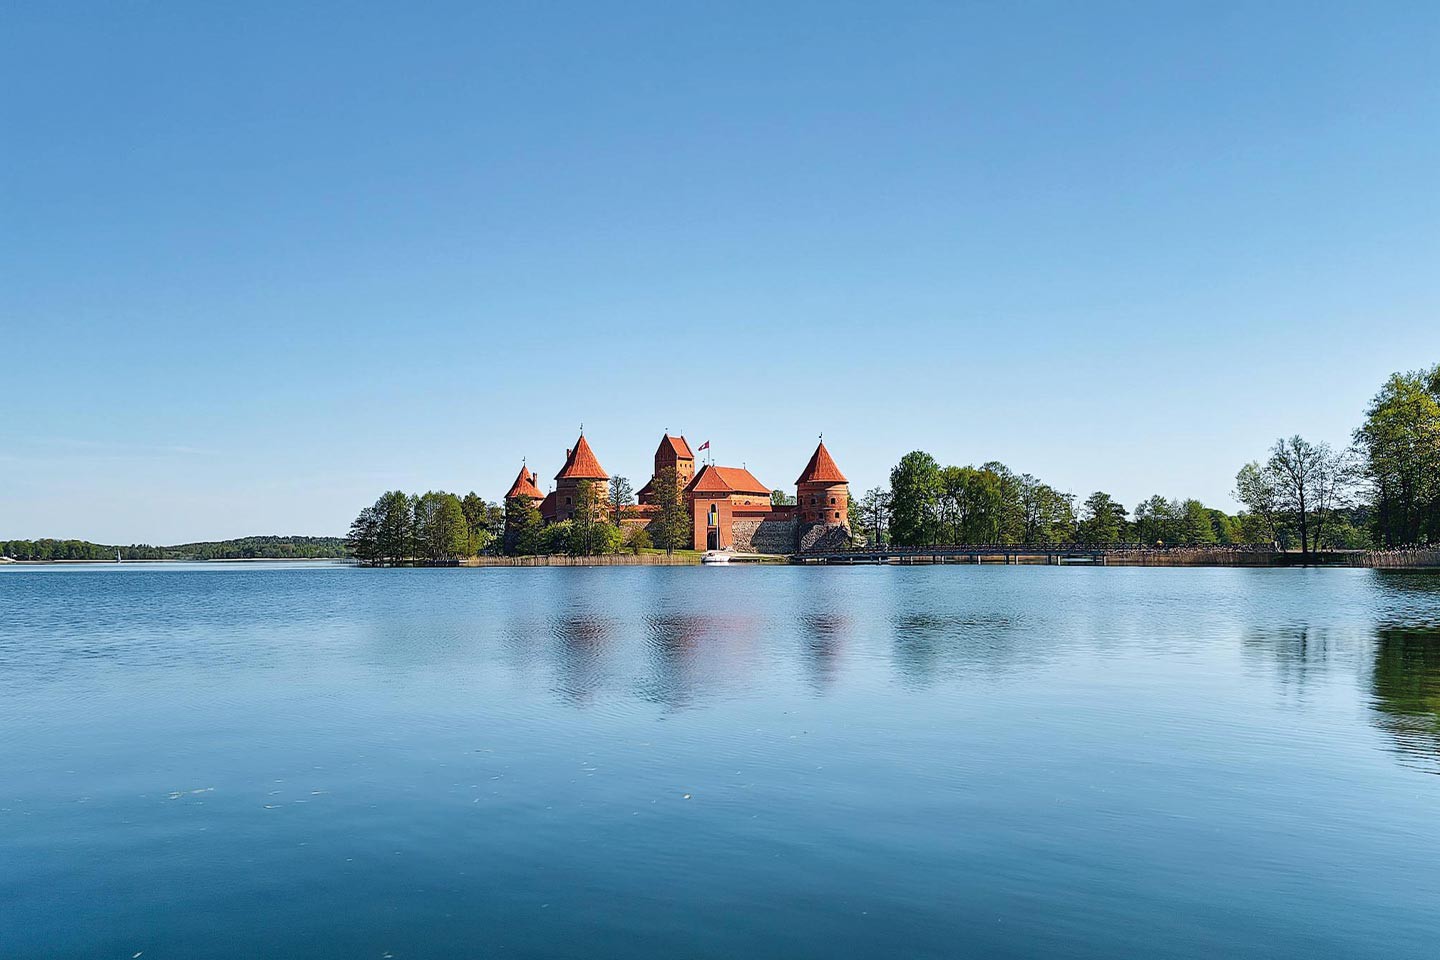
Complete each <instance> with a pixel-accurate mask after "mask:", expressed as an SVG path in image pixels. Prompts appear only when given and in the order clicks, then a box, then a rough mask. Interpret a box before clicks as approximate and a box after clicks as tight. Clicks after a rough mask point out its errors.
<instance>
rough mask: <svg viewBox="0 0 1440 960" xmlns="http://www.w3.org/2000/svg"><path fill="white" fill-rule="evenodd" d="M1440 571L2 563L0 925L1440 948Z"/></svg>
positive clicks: (229, 952) (260, 932) (169, 938)
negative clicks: (425, 567)
mask: <svg viewBox="0 0 1440 960" xmlns="http://www.w3.org/2000/svg"><path fill="white" fill-rule="evenodd" d="M1437 711H1440V575H1427V574H1419V573H1395V572H1383V571H1372V570H1304V569H1274V570H1270V569H1259V570H1245V569H1116V568H1110V569H1081V568H1067V567H1001V566H994V567H974V566H958V567H904V568H892V567H857V568H843V567H822V568H808V567H807V568H800V567H731V568H715V567H710V568H702V567H611V568H551V569H546V568H536V569H511V568H499V569H494V568H492V569H436V570H404V569H402V570H365V569H356V568H350V567H340V566H328V565H324V564H316V565H299V566H292V565H285V566H280V565H263V564H262V565H253V564H252V565H226V564H206V565H192V566H183V565H171V566H159V565H156V566H150V565H142V564H122V565H118V566H101V567H59V566H57V567H46V568H36V567H27V568H23V569H17V568H14V567H11V568H6V569H0V776H3V779H0V956H4V957H7V958H10V957H62V958H68V957H76V958H79V957H84V958H94V957H117V958H120V957H123V958H130V957H132V956H140V957H143V958H144V960H159V958H169V957H176V958H179V957H183V958H191V960H193V958H205V957H217V958H218V957H237V956H269V957H286V958H331V957H337V958H338V957H346V958H355V957H359V958H376V960H383V958H396V960H403V958H416V957H521V958H525V957H566V958H568V957H575V958H579V957H585V958H593V957H621V956H625V957H664V958H695V957H747V958H768V957H777V958H780V957H784V958H798V957H816V958H827V960H833V958H849V957H962V956H974V957H1096V958H1099V957H1146V958H1159V957H1166V958H1182V957H1183V958H1213V957H1218V956H1225V957H1273V958H1312V957H1317V956H1326V957H1385V958H1409V957H1415V958H1420V957H1426V958H1430V957H1434V956H1435V955H1436V952H1437V950H1440V913H1437V909H1436V907H1437V904H1440V776H1436V774H1437V772H1440V720H1437Z"/></svg>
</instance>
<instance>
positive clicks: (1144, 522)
mask: <svg viewBox="0 0 1440 960" xmlns="http://www.w3.org/2000/svg"><path fill="white" fill-rule="evenodd" d="M1182 516H1183V514H1182V510H1181V507H1180V504H1179V503H1177V502H1176V501H1174V500H1166V499H1165V498H1164V497H1162V496H1160V495H1159V494H1158V493H1157V494H1155V496H1153V497H1151V498H1150V499H1149V500H1144V501H1142V502H1141V503H1140V504H1138V505H1137V506H1136V507H1135V539H1137V540H1138V541H1140V542H1141V543H1143V544H1145V545H1147V546H1173V545H1175V544H1177V543H1181V542H1183V540H1184V536H1183V533H1182Z"/></svg>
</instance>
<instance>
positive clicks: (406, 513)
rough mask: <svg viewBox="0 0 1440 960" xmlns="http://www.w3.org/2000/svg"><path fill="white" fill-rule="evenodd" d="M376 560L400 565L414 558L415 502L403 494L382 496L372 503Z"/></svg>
mask: <svg viewBox="0 0 1440 960" xmlns="http://www.w3.org/2000/svg"><path fill="white" fill-rule="evenodd" d="M373 509H374V511H375V517H374V522H375V558H376V561H377V562H380V563H400V562H402V561H404V560H406V559H408V558H409V557H411V556H412V555H413V554H414V550H415V514H414V502H413V500H412V498H411V497H409V496H407V495H406V494H405V492H404V491H403V490H391V491H390V492H388V493H382V494H381V495H380V499H378V500H376V501H375V506H374V508H373Z"/></svg>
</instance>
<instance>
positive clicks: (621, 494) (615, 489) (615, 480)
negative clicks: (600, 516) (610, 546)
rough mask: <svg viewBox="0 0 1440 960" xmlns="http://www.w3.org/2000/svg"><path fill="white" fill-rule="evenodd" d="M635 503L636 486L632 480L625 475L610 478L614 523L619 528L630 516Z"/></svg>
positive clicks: (611, 507)
mask: <svg viewBox="0 0 1440 960" xmlns="http://www.w3.org/2000/svg"><path fill="white" fill-rule="evenodd" d="M634 505H635V488H634V487H632V486H631V485H630V481H629V480H627V479H625V478H624V477H620V476H615V477H611V478H610V509H611V510H612V511H614V514H613V521H612V522H613V523H614V524H615V526H616V527H617V528H618V527H619V526H620V525H621V521H623V520H624V519H625V518H626V517H628V516H630V514H631V513H633V512H634V511H632V510H631V509H630V508H631V507H633V506H634Z"/></svg>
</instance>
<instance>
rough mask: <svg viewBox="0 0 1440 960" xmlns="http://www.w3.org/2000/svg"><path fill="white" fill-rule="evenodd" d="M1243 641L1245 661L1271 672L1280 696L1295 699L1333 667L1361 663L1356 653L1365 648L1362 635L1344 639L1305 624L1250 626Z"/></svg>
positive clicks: (1333, 632) (1320, 628) (1340, 635)
mask: <svg viewBox="0 0 1440 960" xmlns="http://www.w3.org/2000/svg"><path fill="white" fill-rule="evenodd" d="M1242 642H1243V644H1244V648H1243V649H1244V651H1245V654H1246V656H1247V657H1248V658H1252V659H1254V660H1256V661H1258V662H1260V663H1262V664H1263V665H1264V666H1265V667H1267V668H1269V669H1270V670H1271V671H1273V673H1274V675H1275V677H1276V679H1277V680H1278V681H1279V684H1280V691H1281V694H1282V695H1283V696H1287V697H1288V696H1295V697H1297V698H1303V697H1304V696H1305V693H1306V691H1307V689H1308V687H1309V686H1310V685H1311V683H1312V682H1316V681H1319V680H1320V679H1321V678H1322V677H1323V676H1324V675H1325V674H1326V673H1328V672H1329V671H1330V670H1331V669H1332V667H1333V666H1334V665H1335V664H1337V663H1341V662H1347V661H1348V662H1349V663H1351V664H1355V663H1358V662H1360V661H1361V657H1360V654H1359V653H1358V650H1360V649H1363V647H1364V637H1363V635H1362V636H1358V637H1357V636H1355V635H1354V634H1351V635H1349V636H1346V635H1343V634H1337V633H1336V632H1335V631H1333V630H1331V629H1328V628H1325V627H1318V626H1315V625H1313V624H1308V623H1301V624H1293V625H1289V626H1262V627H1251V628H1249V629H1247V630H1246V631H1245V635H1244V639H1243V641H1242Z"/></svg>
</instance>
